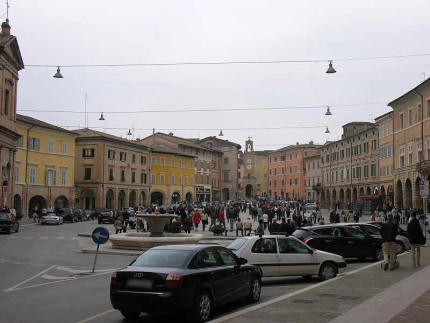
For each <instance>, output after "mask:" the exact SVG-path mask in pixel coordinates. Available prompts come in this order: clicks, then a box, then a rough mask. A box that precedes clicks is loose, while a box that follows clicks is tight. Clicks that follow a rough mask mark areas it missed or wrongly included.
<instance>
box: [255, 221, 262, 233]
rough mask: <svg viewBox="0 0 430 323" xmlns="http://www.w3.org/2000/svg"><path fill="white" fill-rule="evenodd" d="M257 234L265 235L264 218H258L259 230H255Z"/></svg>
mask: <svg viewBox="0 0 430 323" xmlns="http://www.w3.org/2000/svg"><path fill="white" fill-rule="evenodd" d="M255 234H258V235H263V234H264V226H263V220H261V219H260V220H258V227H257V230H255Z"/></svg>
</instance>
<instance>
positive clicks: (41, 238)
mask: <svg viewBox="0 0 430 323" xmlns="http://www.w3.org/2000/svg"><path fill="white" fill-rule="evenodd" d="M49 238H50V237H40V238H39V239H40V240H48V239H49Z"/></svg>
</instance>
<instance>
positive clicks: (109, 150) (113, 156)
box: [108, 149, 115, 159]
mask: <svg viewBox="0 0 430 323" xmlns="http://www.w3.org/2000/svg"><path fill="white" fill-rule="evenodd" d="M108 159H115V150H112V149H108Z"/></svg>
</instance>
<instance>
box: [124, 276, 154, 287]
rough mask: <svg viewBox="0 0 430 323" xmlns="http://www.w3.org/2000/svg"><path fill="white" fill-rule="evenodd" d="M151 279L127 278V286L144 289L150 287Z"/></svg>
mask: <svg viewBox="0 0 430 323" xmlns="http://www.w3.org/2000/svg"><path fill="white" fill-rule="evenodd" d="M152 286H153V281H152V280H150V279H133V278H132V279H129V280H127V287H137V288H144V289H152Z"/></svg>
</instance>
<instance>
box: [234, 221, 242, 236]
mask: <svg viewBox="0 0 430 323" xmlns="http://www.w3.org/2000/svg"><path fill="white" fill-rule="evenodd" d="M239 232H240V233H241V234H242V237H243V223H242V221H240V218H239V219H238V220H237V222H236V237H237V236H239Z"/></svg>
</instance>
